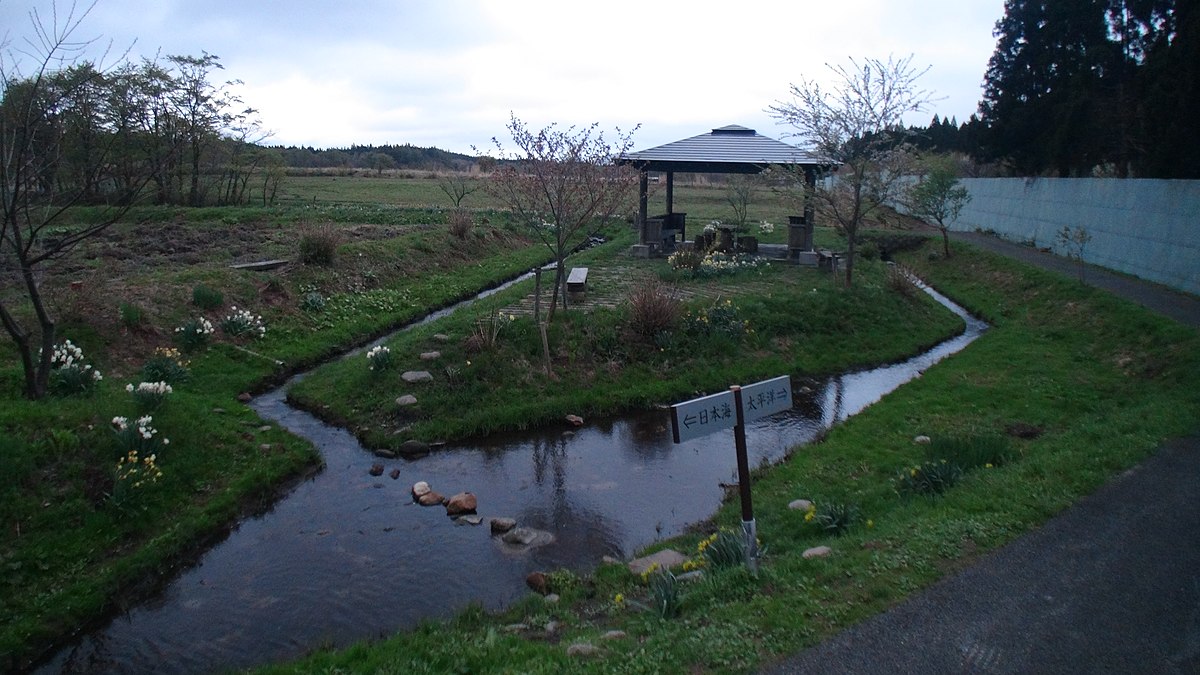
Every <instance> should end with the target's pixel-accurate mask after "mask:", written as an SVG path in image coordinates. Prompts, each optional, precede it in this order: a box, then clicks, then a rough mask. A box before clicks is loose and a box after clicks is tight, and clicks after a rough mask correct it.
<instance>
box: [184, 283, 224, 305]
mask: <svg viewBox="0 0 1200 675" xmlns="http://www.w3.org/2000/svg"><path fill="white" fill-rule="evenodd" d="M192 304H193V305H195V306H197V307H199V308H200V309H203V310H214V309H217V308H218V307H220V306H221V305H224V304H225V296H224V295H222V294H221V291H218V290H217V289H215V288H210V287H208V286H205V285H204V284H198V285H197V286H196V287H195V288H193V289H192Z"/></svg>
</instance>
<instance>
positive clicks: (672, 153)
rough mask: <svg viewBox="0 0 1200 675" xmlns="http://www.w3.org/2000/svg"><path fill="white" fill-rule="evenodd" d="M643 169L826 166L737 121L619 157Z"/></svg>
mask: <svg viewBox="0 0 1200 675" xmlns="http://www.w3.org/2000/svg"><path fill="white" fill-rule="evenodd" d="M620 161H621V162H622V163H624V164H632V165H634V166H636V167H637V168H639V169H642V170H643V171H680V172H693V173H758V172H759V171H762V170H763V169H765V168H766V167H768V166H770V165H772V164H799V165H811V166H829V164H830V162H828V161H822V160H821V159H820V158H818V157H816V156H815V155H813V154H812V153H809V152H807V151H805V150H802V149H800V148H798V147H796V146H794V145H788V144H787V143H784V142H782V141H777V140H775V139H773V138H770V137H768V136H763V135H762V134H760V133H758V132H757V131H755V130H754V129H748V128H746V127H743V126H738V125H736V124H733V125H729V126H724V127H721V128H719V129H713V130H712V131H711V132H709V133H707V134H700V135H699V136H692V137H691V138H685V139H683V140H681V141H675V142H673V143H667V144H666V145H660V146H658V147H655V148H650V149H648V150H641V151H638V152H631V153H629V154H627V155H625V157H624V158H622V159H621V160H620Z"/></svg>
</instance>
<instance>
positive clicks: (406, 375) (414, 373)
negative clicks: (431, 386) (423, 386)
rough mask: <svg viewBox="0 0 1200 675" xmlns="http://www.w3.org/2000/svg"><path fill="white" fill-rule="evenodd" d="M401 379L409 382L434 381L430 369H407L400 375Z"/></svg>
mask: <svg viewBox="0 0 1200 675" xmlns="http://www.w3.org/2000/svg"><path fill="white" fill-rule="evenodd" d="M400 379H402V380H404V381H405V382H407V383H409V384H415V383H417V382H432V381H433V375H432V374H430V372H429V371H428V370H406V371H404V372H403V373H402V374H401V375H400Z"/></svg>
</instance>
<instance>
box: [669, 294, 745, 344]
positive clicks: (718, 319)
mask: <svg viewBox="0 0 1200 675" xmlns="http://www.w3.org/2000/svg"><path fill="white" fill-rule="evenodd" d="M684 323H685V328H686V329H687V331H688V332H689V333H691V334H693V335H699V336H710V335H718V336H725V337H728V338H731V339H733V340H738V339H740V338H741V337H742V336H743V335H745V334H746V333H748V332H750V322H749V321H743V320H742V319H741V317H740V316H739V313H738V308H737V305H735V304H733V301H732V300H726V301H724V302H718V303H716V304H714V305H712V306H711V307H706V308H704V309H701V310H699V311H697V312H696V313H694V314H692V313H688V314H687V315H686V316H685V317H684Z"/></svg>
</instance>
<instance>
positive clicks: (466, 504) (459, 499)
mask: <svg viewBox="0 0 1200 675" xmlns="http://www.w3.org/2000/svg"><path fill="white" fill-rule="evenodd" d="M478 505H479V504H478V502H477V501H476V499H475V495H473V494H471V493H470V492H460V493H458V494H456V495H454V496H453V497H451V498H450V499H448V500H446V515H448V516H460V515H463V514H466V513H475V509H476V507H478Z"/></svg>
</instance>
